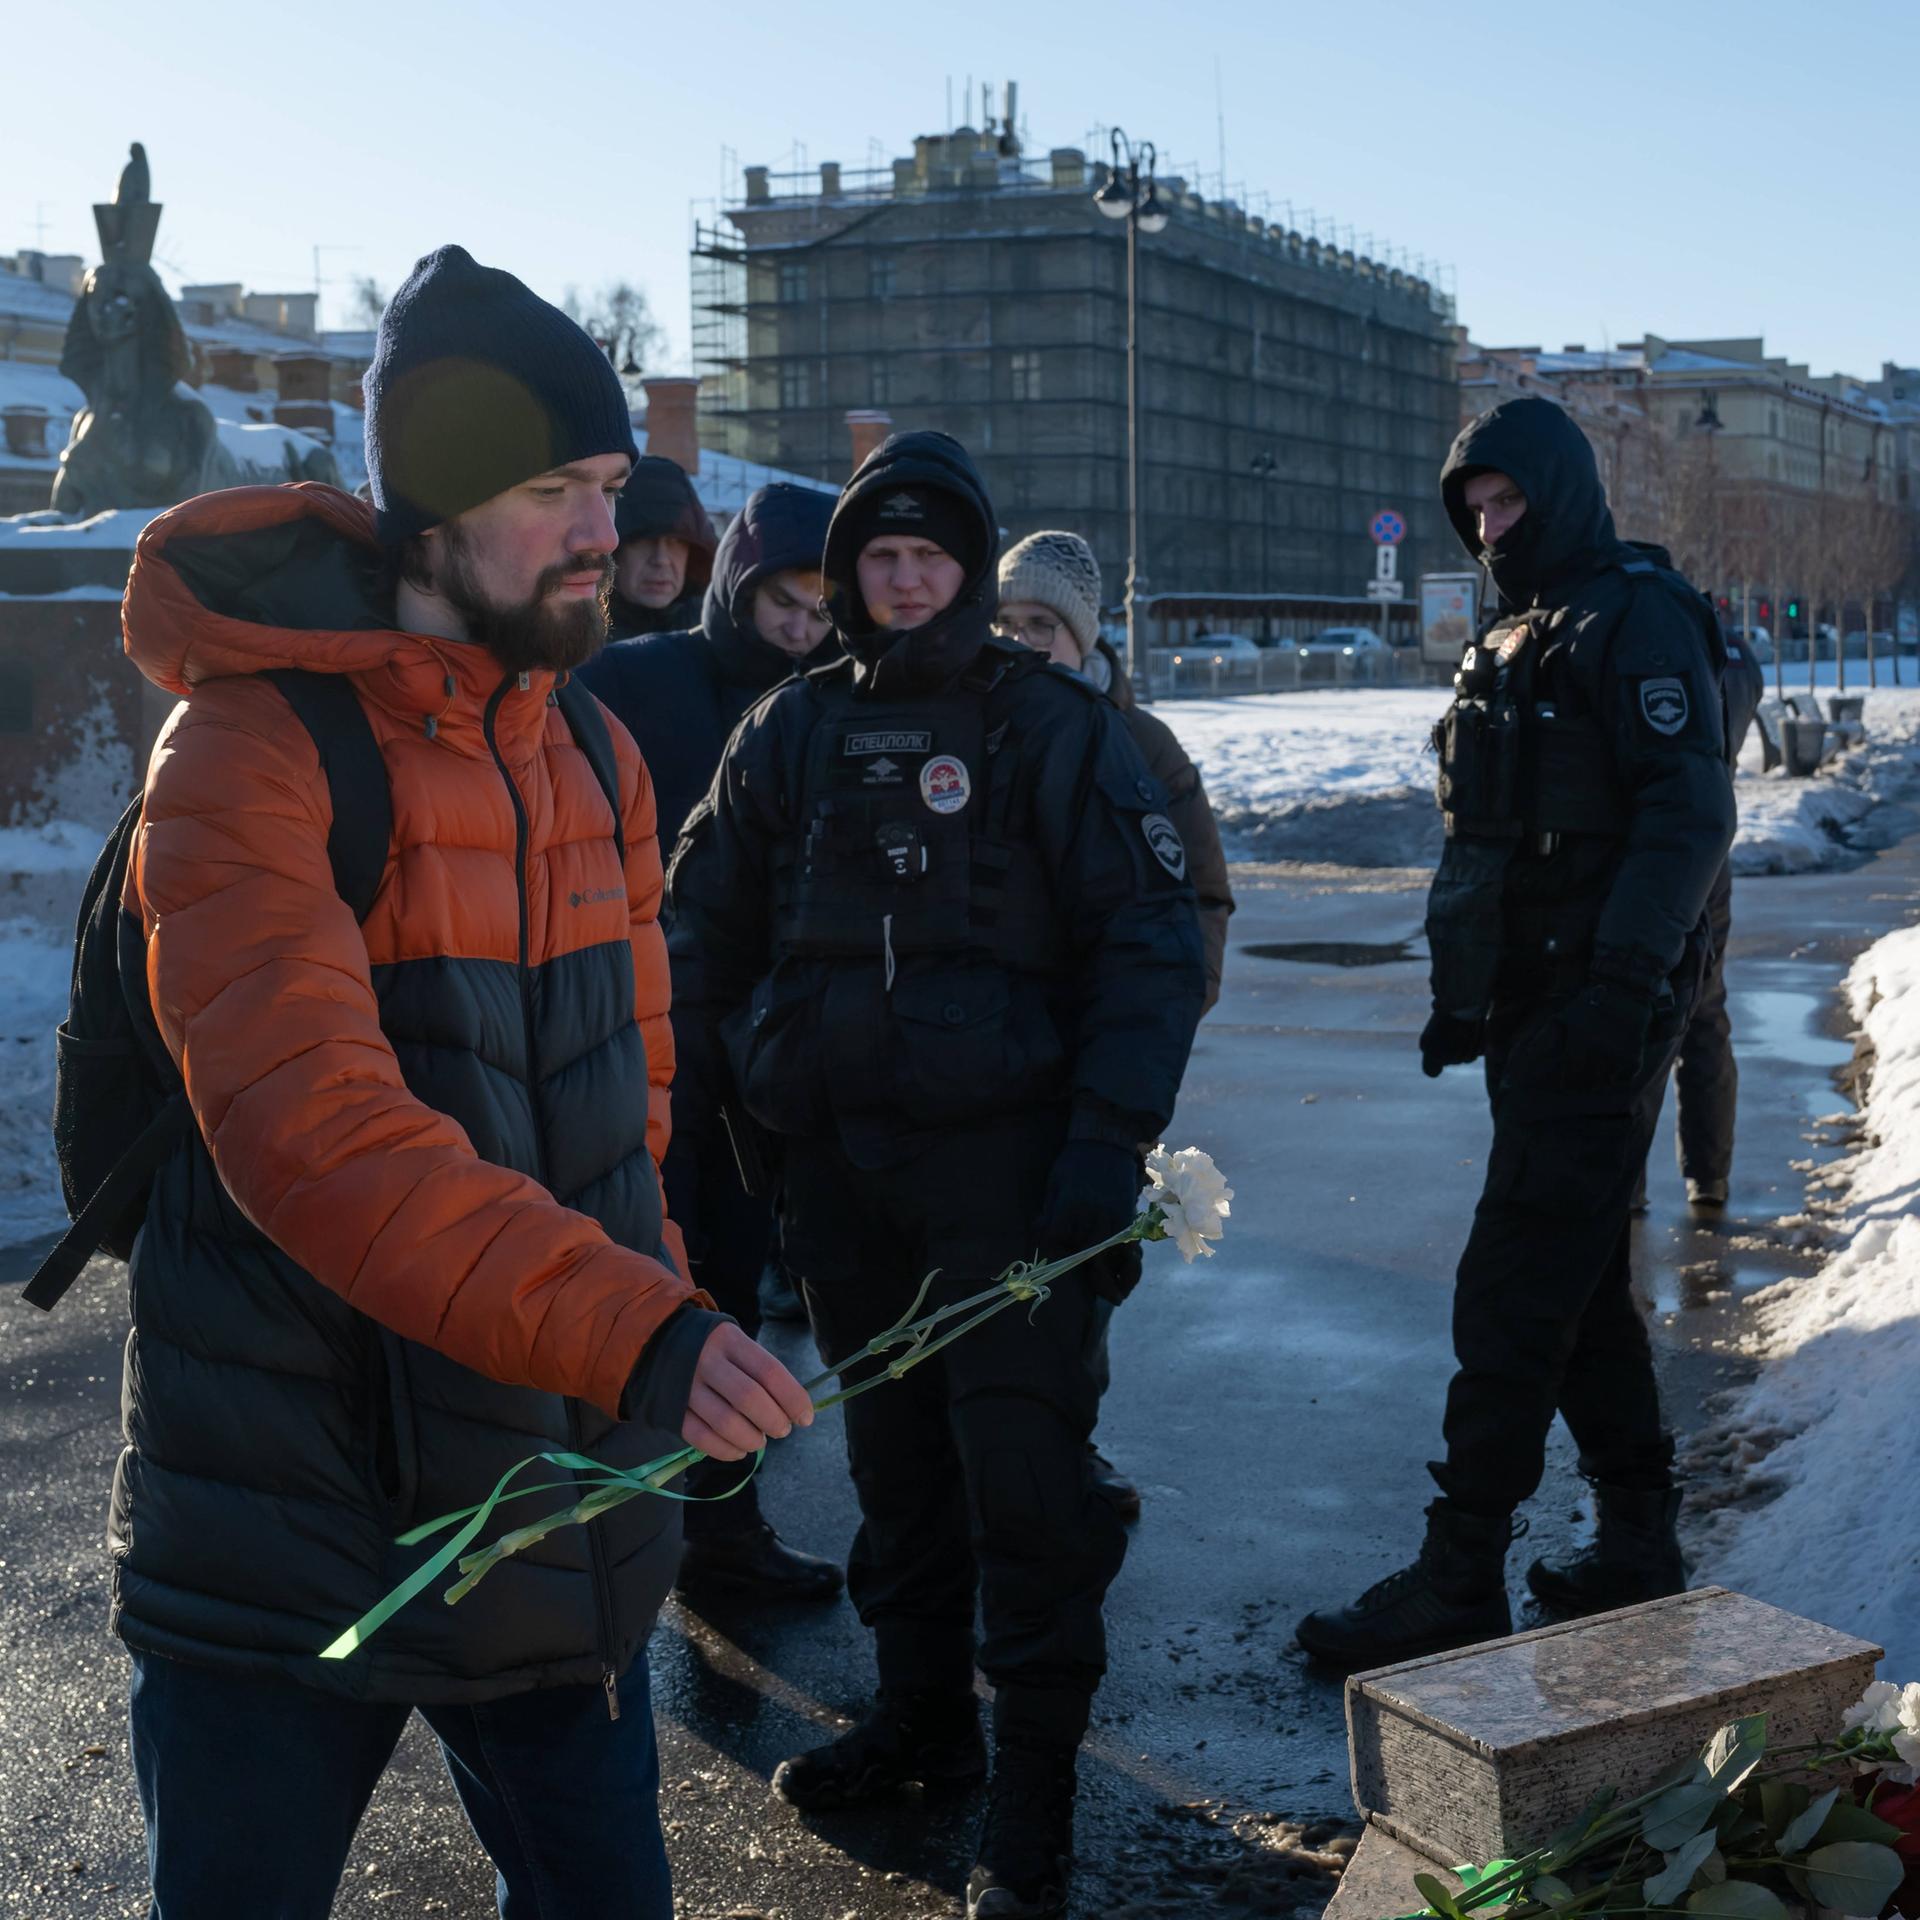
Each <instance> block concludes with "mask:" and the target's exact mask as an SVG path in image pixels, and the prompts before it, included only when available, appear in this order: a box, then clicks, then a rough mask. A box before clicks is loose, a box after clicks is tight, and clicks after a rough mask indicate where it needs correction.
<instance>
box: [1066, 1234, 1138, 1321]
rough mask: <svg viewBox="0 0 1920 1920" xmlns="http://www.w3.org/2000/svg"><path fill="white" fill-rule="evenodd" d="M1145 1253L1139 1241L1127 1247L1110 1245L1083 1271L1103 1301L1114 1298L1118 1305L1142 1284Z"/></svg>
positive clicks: (1090, 1285) (1114, 1302) (1088, 1283)
mask: <svg viewBox="0 0 1920 1920" xmlns="http://www.w3.org/2000/svg"><path fill="white" fill-rule="evenodd" d="M1145 1252H1146V1250H1145V1248H1143V1247H1142V1246H1141V1244H1140V1242H1139V1241H1138V1240H1135V1241H1133V1242H1131V1243H1130V1244H1129V1245H1127V1246H1124V1247H1109V1248H1108V1249H1107V1250H1106V1252H1105V1253H1103V1254H1102V1255H1101V1256H1100V1257H1099V1259H1097V1260H1089V1261H1088V1262H1087V1264H1086V1265H1085V1266H1084V1267H1082V1268H1081V1269H1080V1271H1081V1272H1082V1273H1084V1274H1085V1275H1086V1276H1087V1285H1088V1286H1089V1287H1091V1288H1092V1289H1093V1291H1094V1292H1095V1293H1096V1294H1098V1295H1099V1297H1100V1298H1101V1299H1102V1300H1111V1301H1112V1302H1113V1304H1114V1305H1115V1306H1116V1307H1117V1306H1119V1305H1120V1304H1121V1302H1122V1301H1124V1300H1125V1299H1126V1297H1127V1295H1128V1294H1130V1293H1131V1292H1132V1291H1133V1290H1134V1288H1135V1287H1137V1286H1138V1285H1139V1284H1140V1268H1141V1262H1142V1260H1143V1258H1144V1256H1145Z"/></svg>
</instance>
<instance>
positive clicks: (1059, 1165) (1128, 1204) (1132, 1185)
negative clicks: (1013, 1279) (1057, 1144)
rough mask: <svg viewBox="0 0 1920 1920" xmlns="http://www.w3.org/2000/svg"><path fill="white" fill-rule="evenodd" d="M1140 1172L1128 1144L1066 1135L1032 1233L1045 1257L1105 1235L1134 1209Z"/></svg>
mask: <svg viewBox="0 0 1920 1920" xmlns="http://www.w3.org/2000/svg"><path fill="white" fill-rule="evenodd" d="M1141 1184H1142V1175H1141V1172H1140V1160H1139V1156H1138V1155H1137V1154H1136V1153H1135V1152H1134V1151H1133V1149H1132V1148H1131V1147H1119V1146H1115V1145H1113V1143H1112V1142H1111V1141H1107V1140H1069V1141H1068V1142H1067V1144H1066V1145H1065V1146H1064V1147H1062V1148H1061V1149H1060V1152H1059V1155H1058V1157H1057V1158H1056V1159H1055V1161H1054V1163H1053V1171H1052V1172H1051V1173H1050V1174H1048V1176H1047V1197H1046V1199H1045V1201H1044V1202H1043V1203H1042V1205H1041V1208H1040V1221H1039V1225H1038V1226H1037V1227H1036V1228H1035V1237H1036V1238H1037V1239H1038V1240H1039V1243H1040V1252H1041V1254H1042V1256H1043V1257H1045V1258H1046V1259H1049V1260H1054V1259H1058V1258H1059V1257H1060V1255H1062V1254H1065V1253H1079V1252H1082V1251H1083V1250H1084V1249H1085V1248H1087V1247H1092V1246H1097V1245H1098V1244H1099V1243H1100V1242H1101V1241H1102V1240H1105V1239H1108V1238H1110V1237H1111V1236H1112V1235H1114V1234H1116V1233H1118V1232H1119V1231H1120V1229H1121V1228H1122V1227H1124V1226H1126V1225H1127V1223H1128V1222H1129V1221H1130V1220H1132V1218H1133V1216H1134V1214H1135V1213H1136V1212H1138V1211H1139V1209H1138V1206H1137V1205H1136V1202H1137V1201H1138V1200H1139V1198H1140V1187H1141Z"/></svg>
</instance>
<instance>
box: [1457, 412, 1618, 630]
mask: <svg viewBox="0 0 1920 1920" xmlns="http://www.w3.org/2000/svg"><path fill="white" fill-rule="evenodd" d="M1489 472H1494V473H1504V474H1506V475H1507V477H1508V478H1509V479H1511V480H1513V481H1514V482H1515V483H1516V484H1517V485H1518V486H1519V488H1520V491H1521V492H1522V493H1524V494H1525V495H1526V496H1527V510H1526V512H1525V514H1524V515H1522V516H1521V518H1520V520H1519V522H1518V523H1517V524H1516V525H1514V526H1513V527H1511V528H1509V529H1508V531H1507V532H1506V533H1505V534H1503V535H1502V536H1501V538H1500V539H1499V540H1498V541H1497V542H1496V543H1495V544H1494V545H1493V546H1492V547H1491V548H1486V549H1483V548H1482V547H1481V545H1480V535H1479V533H1478V531H1477V529H1476V528H1475V526H1474V519H1473V515H1472V514H1471V513H1469V512H1468V511H1467V502H1466V489H1467V482H1468V481H1469V480H1470V479H1472V478H1473V477H1474V475H1476V474H1480V473H1489ZM1440 498H1441V501H1442V503H1443V504H1444V505H1445V507H1446V510H1447V518H1448V519H1449V520H1451V521H1452V522H1453V530H1454V532H1455V533H1456V534H1458V535H1459V537H1460V544H1461V545H1462V546H1463V547H1465V548H1466V550H1467V552H1468V554H1469V555H1470V556H1471V557H1472V558H1473V559H1474V560H1475V561H1477V562H1478V563H1479V564H1480V565H1482V566H1484V567H1485V568H1486V569H1487V571H1488V572H1489V573H1490V574H1491V575H1492V576H1493V583H1494V585H1495V586H1496V587H1498V588H1499V590H1500V598H1501V601H1502V603H1503V605H1504V606H1505V607H1506V608H1508V609H1518V608H1521V607H1527V606H1531V605H1532V604H1533V603H1534V602H1535V601H1536V600H1537V599H1539V598H1540V596H1541V595H1542V594H1544V593H1547V592H1549V591H1550V590H1551V589H1553V588H1554V587H1556V586H1560V585H1562V584H1564V583H1566V582H1567V581H1570V580H1573V579H1578V578H1582V577H1584V576H1585V575H1587V574H1590V573H1592V572H1594V571H1595V570H1596V568H1598V567H1601V566H1604V565H1606V564H1607V563H1608V562H1609V561H1610V560H1611V558H1612V557H1613V555H1614V554H1616V553H1617V552H1618V550H1619V547H1620V537H1619V535H1618V534H1617V533H1616V532H1615V531H1614V525H1613V514H1612V512H1611V511H1610V510H1609V508H1608V506H1607V496H1606V490H1605V489H1604V488H1603V487H1602V486H1601V484H1600V470H1599V467H1598V466H1597V465H1596V463H1595V461H1594V457H1593V447H1592V444H1591V443H1590V442H1589V441H1588V439H1587V436H1586V435H1585V434H1584V433H1582V432H1581V431H1580V428H1579V426H1578V425H1577V424H1576V423H1575V422H1574V420H1573V418H1572V416H1571V415H1569V414H1568V413H1567V412H1566V411H1565V409H1564V408H1561V407H1557V406H1555V405H1554V403H1553V402H1552V401H1551V400H1542V399H1540V398H1538V397H1537V396H1535V395H1527V396H1525V397H1524V398H1522V399H1518V400H1506V401H1503V402H1502V403H1501V404H1500V405H1499V406H1497V407H1495V408H1493V409H1492V411H1491V412H1488V413H1483V414H1482V415H1481V416H1480V417H1479V419H1477V420H1474V421H1471V422H1469V423H1468V425H1466V426H1465V427H1463V428H1462V429H1461V431H1460V435H1459V438H1458V439H1456V440H1455V441H1454V443H1453V447H1452V450H1451V451H1450V452H1449V453H1448V455H1447V459H1446V464H1445V465H1444V466H1443V467H1442V468H1441V469H1440Z"/></svg>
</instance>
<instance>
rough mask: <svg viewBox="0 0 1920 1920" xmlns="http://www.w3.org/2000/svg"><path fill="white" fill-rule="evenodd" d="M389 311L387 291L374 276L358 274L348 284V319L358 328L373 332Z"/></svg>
mask: <svg viewBox="0 0 1920 1920" xmlns="http://www.w3.org/2000/svg"><path fill="white" fill-rule="evenodd" d="M386 310H387V295H386V289H385V288H383V287H382V286H381V284H380V282H379V281H378V280H376V279H375V278H374V277H373V275H372V274H370V273H363V274H356V275H355V276H354V278H353V279H352V280H351V281H350V282H349V283H348V289H347V319H348V321H349V322H350V323H351V324H352V325H353V326H356V327H364V328H367V329H369V330H371V329H372V328H374V327H377V326H378V325H379V324H380V316H381V315H382V314H383V313H385V312H386Z"/></svg>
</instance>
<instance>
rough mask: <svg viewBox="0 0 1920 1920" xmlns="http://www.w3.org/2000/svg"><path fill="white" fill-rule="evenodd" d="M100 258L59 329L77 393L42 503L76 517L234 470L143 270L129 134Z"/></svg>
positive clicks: (141, 201)
mask: <svg viewBox="0 0 1920 1920" xmlns="http://www.w3.org/2000/svg"><path fill="white" fill-rule="evenodd" d="M93 219H94V225H95V226H96V227H97V228H98V229H99V233H100V255H101V260H100V265H99V266H97V267H95V268H94V269H93V271H92V272H91V273H89V274H88V275H87V278H86V284H85V286H84V287H83V288H82V289H81V293H80V299H79V301H78V303H77V304H76V306H75V307H74V310H73V319H72V320H71V322H70V323H69V324H68V327H67V340H66V346H65V348H64V349H63V350H62V352H61V355H60V371H61V372H62V373H64V374H65V375H66V376H67V378H68V379H69V380H71V381H72V382H73V383H74V384H75V385H76V386H77V387H78V388H79V389H80V391H81V392H82V393H83V394H85V395H86V400H87V404H86V405H85V406H84V407H82V408H81V410H80V411H79V412H78V413H76V414H75V415H74V417H73V431H72V433H71V434H70V435H69V436H68V440H67V444H66V448H65V450H64V451H63V452H62V453H61V455H60V471H59V473H58V474H57V475H56V476H55V477H54V482H53V505H54V507H55V508H56V509H57V510H59V511H60V512H63V513H71V514H77V515H81V516H86V515H90V514H95V513H99V512H101V511H102V510H104V509H105V508H108V507H170V506H172V505H173V503H174V502H175V501H176V500H184V499H186V498H187V497H188V496H189V495H190V494H195V493H204V492H206V491H207V490H208V489H209V488H212V487H222V486H230V485H232V484H233V481H234V479H235V477H236V474H235V470H234V467H233V463H232V461H231V460H230V459H229V458H228V456H227V455H226V453H225V451H224V450H223V448H222V447H221V444H220V436H219V430H218V428H217V427H216V426H215V424H214V418H213V415H212V413H211V412H209V411H208V408H207V405H206V402H205V401H203V400H202V399H201V398H200V397H199V396H198V395H197V394H195V393H193V392H191V391H190V390H188V389H186V388H184V387H183V386H182V385H181V384H180V383H181V382H183V381H184V380H185V379H186V378H187V376H188V374H189V373H190V372H191V371H192V366H193V362H192V356H191V354H190V353H189V351H188V348H187V338H186V335H185V333H184V332H183V331H182V330H181V326H180V316H179V315H178V314H177V313H175V312H174V309H173V302H172V301H171V300H169V299H168V298H167V290H166V288H165V287H163V286H162V285H161V284H160V276H159V275H158V274H157V273H155V272H154V270H153V267H152V264H151V262H152V257H153V239H154V235H155V233H156V232H157V231H158V230H159V226H160V207H159V206H158V204H157V203H156V202H155V201H153V200H152V199H151V198H149V187H148V173H147V155H146V149H145V148H144V147H142V146H141V145H140V144H139V142H138V141H135V142H134V145H133V149H132V157H131V158H130V159H129V160H128V162H127V164H126V167H125V168H124V170H123V171H122V172H121V175H120V187H119V191H118V192H117V193H116V194H115V196H114V199H113V203H112V204H111V205H110V206H96V207H95V208H94V210H93Z"/></svg>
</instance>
